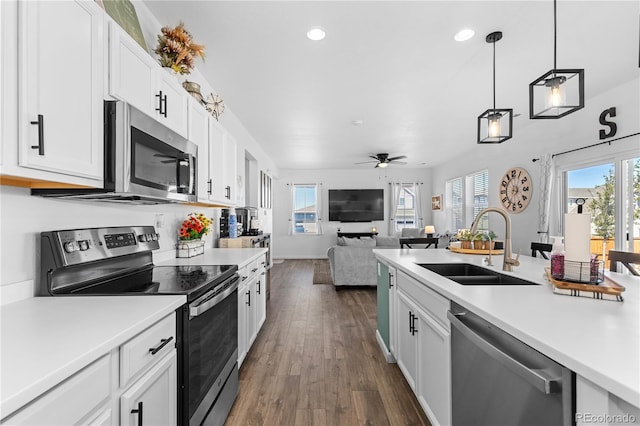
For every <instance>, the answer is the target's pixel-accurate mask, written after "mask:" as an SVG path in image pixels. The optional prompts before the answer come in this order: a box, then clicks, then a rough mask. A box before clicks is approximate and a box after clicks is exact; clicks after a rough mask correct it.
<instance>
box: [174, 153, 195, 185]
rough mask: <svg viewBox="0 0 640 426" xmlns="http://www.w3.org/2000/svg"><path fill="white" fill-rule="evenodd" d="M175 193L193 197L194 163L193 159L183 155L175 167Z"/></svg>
mask: <svg viewBox="0 0 640 426" xmlns="http://www.w3.org/2000/svg"><path fill="white" fill-rule="evenodd" d="M176 172H177V176H176V182H177V191H178V193H180V194H189V195H195V194H196V188H195V182H196V180H195V177H196V176H197V175H196V161H195V157H193V156H192V155H189V154H184V155H183V156H182V158H181V159H180V160H178V161H177V165H176Z"/></svg>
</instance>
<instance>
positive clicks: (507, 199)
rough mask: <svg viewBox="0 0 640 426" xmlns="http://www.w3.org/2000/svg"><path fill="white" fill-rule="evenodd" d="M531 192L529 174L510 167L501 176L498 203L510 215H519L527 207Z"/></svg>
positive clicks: (523, 170) (531, 186)
mask: <svg viewBox="0 0 640 426" xmlns="http://www.w3.org/2000/svg"><path fill="white" fill-rule="evenodd" d="M532 192H533V181H532V180H531V176H529V172H527V171H526V170H525V169H523V168H520V167H512V168H510V169H509V170H507V172H506V173H505V174H504V175H502V179H501V181H500V201H501V202H502V205H503V206H504V208H505V209H507V210H508V211H509V212H511V213H520V212H522V211H523V210H524V209H526V208H527V206H528V205H529V201H531V195H532Z"/></svg>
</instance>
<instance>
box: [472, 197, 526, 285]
mask: <svg viewBox="0 0 640 426" xmlns="http://www.w3.org/2000/svg"><path fill="white" fill-rule="evenodd" d="M489 212H495V213H498V214H500V215H501V216H502V217H503V218H504V223H505V237H504V261H503V262H502V270H503V271H508V272H511V271H513V267H514V266H519V265H520V261H519V260H518V259H520V254H519V253H518V256H517V257H516V258H515V259H513V258H512V257H511V255H512V253H511V219H510V218H509V213H507V212H506V211H505V210H503V209H501V208H498V207H487V208H486V209H483V210H481V211H480V213H478V215H477V216H476V218H475V219H474V220H473V223H472V224H471V230H470V232H471V234H472V235H473V234H475V233H476V230H477V228H478V223H480V218H481V217H482V215H484V214H485V213H489Z"/></svg>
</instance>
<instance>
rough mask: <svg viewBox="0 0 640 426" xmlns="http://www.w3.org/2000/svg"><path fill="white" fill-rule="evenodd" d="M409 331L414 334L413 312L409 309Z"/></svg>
mask: <svg viewBox="0 0 640 426" xmlns="http://www.w3.org/2000/svg"><path fill="white" fill-rule="evenodd" d="M409 333H410V334H411V335H413V314H412V313H411V311H409Z"/></svg>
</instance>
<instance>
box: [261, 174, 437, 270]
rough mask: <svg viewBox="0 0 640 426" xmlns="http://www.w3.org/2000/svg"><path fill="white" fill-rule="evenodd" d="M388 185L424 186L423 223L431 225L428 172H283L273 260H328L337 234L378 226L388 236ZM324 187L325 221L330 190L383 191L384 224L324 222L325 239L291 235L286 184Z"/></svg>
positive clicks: (277, 186)
mask: <svg viewBox="0 0 640 426" xmlns="http://www.w3.org/2000/svg"><path fill="white" fill-rule="evenodd" d="M389 182H404V183H410V182H422V183H423V185H421V189H422V191H421V194H420V195H421V196H422V205H423V219H424V221H425V223H430V221H431V193H430V190H429V189H430V188H431V182H430V172H429V170H428V169H403V168H402V166H390V167H389V168H386V169H374V168H371V169H365V170H333V169H331V170H280V178H279V179H278V180H277V181H274V194H273V196H274V201H273V206H274V207H273V238H272V242H273V244H272V249H273V257H274V258H280V259H283V258H284V259H295V258H297V259H315V258H326V257H327V249H328V248H329V247H331V246H332V245H334V244H335V243H336V236H337V235H336V232H337V230H338V228H340V229H341V230H342V231H344V232H369V231H371V227H373V226H375V227H376V228H377V230H378V233H379V234H380V235H387V233H388V219H389V189H390V188H389ZM292 183H297V184H310V183H319V184H322V205H323V207H322V208H323V211H322V213H323V216H324V219H328V217H329V216H328V210H327V197H328V191H329V189H373V188H382V189H384V198H385V200H384V204H385V210H384V211H385V220H384V221H375V222H363V223H340V222H329V221H328V220H323V221H322V229H323V234H322V235H289V231H288V229H289V214H290V211H291V187H290V186H289V185H287V184H292Z"/></svg>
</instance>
